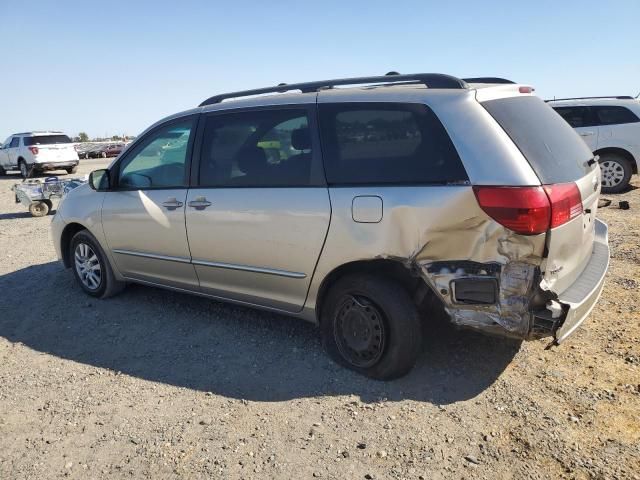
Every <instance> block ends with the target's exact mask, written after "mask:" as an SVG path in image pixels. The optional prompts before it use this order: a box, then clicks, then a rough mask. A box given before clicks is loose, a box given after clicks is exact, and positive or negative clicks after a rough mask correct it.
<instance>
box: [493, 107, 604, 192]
mask: <svg viewBox="0 0 640 480" xmlns="http://www.w3.org/2000/svg"><path fill="white" fill-rule="evenodd" d="M482 105H483V106H484V108H486V109H487V111H488V112H489V113H490V114H491V116H493V118H495V120H496V121H497V122H498V123H499V124H500V126H501V127H502V128H503V129H504V131H505V132H507V134H508V135H509V136H510V137H511V140H513V142H514V143H515V144H516V146H517V147H518V148H519V149H520V151H521V152H522V154H523V155H524V156H525V158H526V159H527V160H528V161H529V164H530V165H531V167H532V168H533V170H534V171H535V172H536V174H537V175H538V178H539V179H540V181H541V182H542V183H543V184H551V183H562V182H572V181H575V180H577V179H579V178H582V177H584V176H585V175H586V174H587V173H588V172H589V171H591V169H593V168H595V165H592V166H589V165H588V164H587V162H588V161H589V160H590V159H591V158H593V153H592V152H591V151H589V148H588V147H587V145H586V143H584V141H582V139H581V138H580V137H579V136H578V134H577V133H576V132H575V131H574V130H573V129H572V128H571V126H570V125H569V124H568V123H567V122H565V121H564V120H563V119H562V117H561V116H560V115H556V113H555V112H554V111H553V109H552V108H551V107H549V106H548V105H547V104H545V103H544V102H543V101H542V100H540V99H539V98H538V97H534V96H522V97H509V98H499V99H496V100H489V101H486V102H483V103H482Z"/></svg>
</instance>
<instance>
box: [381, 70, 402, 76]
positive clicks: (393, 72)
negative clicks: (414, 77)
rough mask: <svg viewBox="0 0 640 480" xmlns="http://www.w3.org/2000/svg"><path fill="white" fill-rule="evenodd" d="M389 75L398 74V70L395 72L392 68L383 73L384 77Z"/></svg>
mask: <svg viewBox="0 0 640 480" xmlns="http://www.w3.org/2000/svg"><path fill="white" fill-rule="evenodd" d="M389 75H400V74H399V73H398V72H395V71H393V70H391V71H390V72H387V73H385V74H384V76H385V77H388V76H389Z"/></svg>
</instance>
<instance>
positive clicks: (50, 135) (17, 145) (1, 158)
mask: <svg viewBox="0 0 640 480" xmlns="http://www.w3.org/2000/svg"><path fill="white" fill-rule="evenodd" d="M78 163H79V159H78V153H77V152H76V149H75V147H74V145H73V142H72V141H71V139H70V138H69V137H68V136H66V135H65V134H64V133H62V132H51V131H47V132H25V133H16V134H14V135H11V136H10V137H9V138H7V140H6V141H5V142H4V144H2V146H0V175H4V173H5V172H6V171H7V170H13V169H17V170H20V175H21V176H22V178H27V177H28V176H29V174H30V173H32V172H33V173H40V172H44V171H48V170H66V171H67V173H75V172H76V169H77V168H78Z"/></svg>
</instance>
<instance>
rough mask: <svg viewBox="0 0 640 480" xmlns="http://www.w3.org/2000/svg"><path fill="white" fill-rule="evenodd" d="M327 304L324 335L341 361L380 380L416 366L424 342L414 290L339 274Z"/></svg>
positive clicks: (371, 278) (327, 346) (373, 278)
mask: <svg viewBox="0 0 640 480" xmlns="http://www.w3.org/2000/svg"><path fill="white" fill-rule="evenodd" d="M321 308H322V318H321V333H322V341H323V344H324V347H325V349H326V350H327V352H328V353H329V355H330V356H331V357H332V358H333V359H334V360H335V361H336V362H338V363H340V364H341V365H344V366H346V367H348V368H350V369H352V370H355V371H357V372H359V373H361V374H363V375H366V376H368V377H371V378H375V379H378V380H390V379H393V378H397V377H401V376H402V375H404V374H406V373H407V372H409V370H411V368H412V367H413V365H414V364H415V362H416V360H417V358H418V356H419V354H420V349H421V346H422V332H421V328H420V317H419V315H418V311H417V309H416V307H415V305H414V303H413V301H412V298H411V296H410V295H409V294H408V293H407V292H406V291H405V290H404V288H402V286H401V285H400V284H398V283H396V282H394V281H392V280H389V279H386V278H382V277H376V276H372V275H364V274H356V275H349V276H346V277H343V278H341V279H339V280H338V281H337V282H336V283H335V284H334V285H333V286H332V287H331V288H330V290H329V292H328V294H327V297H326V300H325V302H324V304H323V305H322V306H321Z"/></svg>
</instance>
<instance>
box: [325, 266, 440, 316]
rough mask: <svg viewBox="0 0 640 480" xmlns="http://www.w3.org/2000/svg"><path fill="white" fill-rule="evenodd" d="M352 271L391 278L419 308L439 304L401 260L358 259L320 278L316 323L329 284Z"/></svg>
mask: <svg viewBox="0 0 640 480" xmlns="http://www.w3.org/2000/svg"><path fill="white" fill-rule="evenodd" d="M352 273H368V274H371V275H379V276H384V277H387V278H393V279H394V280H396V281H397V282H398V283H400V284H401V285H402V286H403V287H404V289H405V290H406V291H407V292H408V293H409V294H410V295H411V296H412V298H413V299H414V302H415V303H416V306H417V307H418V308H419V309H420V310H422V309H423V308H429V307H430V306H431V305H432V303H433V302H434V301H435V302H438V303H440V304H441V302H440V300H439V299H438V298H437V297H436V295H435V294H434V293H433V292H432V291H431V289H430V288H429V287H428V286H427V284H426V283H425V282H424V280H423V279H422V278H420V277H419V276H417V275H415V274H412V272H411V270H410V269H409V268H407V267H406V266H405V265H404V264H403V263H402V262H400V261H398V260H387V259H375V260H359V261H355V262H350V263H345V264H344V265H340V266H339V267H337V268H336V269H334V270H333V271H331V272H330V273H329V274H328V275H327V276H326V277H325V278H324V280H322V284H321V285H320V288H319V289H318V295H317V298H316V318H317V320H318V323H320V319H321V313H322V312H321V310H322V304H323V303H324V299H325V297H326V295H327V292H328V291H329V289H330V288H331V285H333V284H334V283H335V282H336V281H338V280H339V279H340V278H342V277H344V276H345V275H349V274H352Z"/></svg>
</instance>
